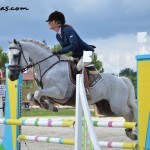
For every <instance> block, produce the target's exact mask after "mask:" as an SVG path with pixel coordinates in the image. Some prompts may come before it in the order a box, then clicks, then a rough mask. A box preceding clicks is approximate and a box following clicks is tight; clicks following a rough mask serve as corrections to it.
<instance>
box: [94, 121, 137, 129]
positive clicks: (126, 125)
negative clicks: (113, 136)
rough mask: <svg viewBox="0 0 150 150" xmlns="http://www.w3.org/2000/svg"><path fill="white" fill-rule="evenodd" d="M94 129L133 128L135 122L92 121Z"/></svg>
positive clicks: (135, 125) (135, 124)
mask: <svg viewBox="0 0 150 150" xmlns="http://www.w3.org/2000/svg"><path fill="white" fill-rule="evenodd" d="M93 125H94V126H95V127H116V128H135V127H137V123H136V122H123V121H122V122H121V121H93Z"/></svg>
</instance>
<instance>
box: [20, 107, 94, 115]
mask: <svg viewBox="0 0 150 150" xmlns="http://www.w3.org/2000/svg"><path fill="white" fill-rule="evenodd" d="M91 115H92V116H94V112H91ZM29 116H30V117H31V116H33V117H34V116H75V109H59V112H58V113H57V112H51V111H48V110H44V109H30V110H25V109H22V117H29Z"/></svg>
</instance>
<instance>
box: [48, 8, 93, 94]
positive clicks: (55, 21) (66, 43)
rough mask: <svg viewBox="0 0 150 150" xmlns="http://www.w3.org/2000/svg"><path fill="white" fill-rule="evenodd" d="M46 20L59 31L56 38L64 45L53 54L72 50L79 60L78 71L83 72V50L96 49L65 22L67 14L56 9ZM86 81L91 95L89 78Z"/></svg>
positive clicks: (75, 58) (53, 28) (52, 28)
mask: <svg viewBox="0 0 150 150" xmlns="http://www.w3.org/2000/svg"><path fill="white" fill-rule="evenodd" d="M46 22H48V25H49V28H50V29H51V30H54V31H55V32H56V33H57V34H56V38H57V40H58V41H59V43H60V45H61V46H62V48H61V49H60V50H59V51H54V52H53V54H55V55H61V54H66V53H68V52H70V51H71V52H72V57H73V59H71V60H72V61H77V62H78V63H77V70H78V72H81V70H82V62H83V51H84V50H85V51H94V50H93V48H92V47H91V46H89V45H88V44H87V43H85V42H84V41H83V40H82V39H81V38H80V37H79V35H78V34H77V32H76V31H75V30H74V29H73V28H72V27H71V26H70V25H68V24H65V22H66V20H65V16H64V14H63V13H62V12H59V11H54V12H53V13H51V14H50V15H49V17H48V20H46ZM84 70H85V69H84ZM84 78H88V77H87V73H86V72H85V73H84ZM85 80H86V79H85ZM86 82H87V83H85V87H86V93H87V95H89V96H90V93H89V90H88V88H89V83H88V80H86Z"/></svg>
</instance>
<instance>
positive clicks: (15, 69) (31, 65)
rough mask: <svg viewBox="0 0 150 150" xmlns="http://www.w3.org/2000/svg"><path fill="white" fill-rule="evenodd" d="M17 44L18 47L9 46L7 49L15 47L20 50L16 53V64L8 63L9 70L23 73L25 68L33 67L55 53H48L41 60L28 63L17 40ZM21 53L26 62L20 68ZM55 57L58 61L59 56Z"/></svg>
mask: <svg viewBox="0 0 150 150" xmlns="http://www.w3.org/2000/svg"><path fill="white" fill-rule="evenodd" d="M17 44H18V46H19V48H17V47H9V49H10V50H11V49H17V50H19V51H20V52H19V54H18V65H8V69H9V70H11V71H16V72H17V73H23V72H25V71H26V70H27V69H29V68H32V67H35V66H36V65H38V64H40V63H41V62H43V61H45V60H47V59H49V58H51V57H53V56H56V55H54V54H52V55H50V56H48V57H46V58H44V59H42V60H40V61H38V62H36V63H32V64H28V62H27V60H26V58H25V55H24V53H23V50H22V46H21V44H20V43H19V42H18V43H17ZM21 55H22V56H23V59H24V60H25V62H26V64H27V66H26V67H24V68H21V66H20V65H19V64H20V60H21ZM57 57H58V59H59V61H60V57H59V56H57Z"/></svg>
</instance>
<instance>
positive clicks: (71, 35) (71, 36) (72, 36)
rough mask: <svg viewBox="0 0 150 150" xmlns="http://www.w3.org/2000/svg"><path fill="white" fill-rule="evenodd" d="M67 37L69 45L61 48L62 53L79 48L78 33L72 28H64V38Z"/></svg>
mask: <svg viewBox="0 0 150 150" xmlns="http://www.w3.org/2000/svg"><path fill="white" fill-rule="evenodd" d="M65 38H67V39H68V40H67V41H69V42H68V43H65V44H67V45H68V46H66V47H63V48H62V49H60V53H61V54H66V53H68V52H69V51H73V50H75V49H77V48H78V42H77V38H76V33H75V31H74V30H73V29H72V28H70V27H69V28H67V27H66V28H64V40H65Z"/></svg>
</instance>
